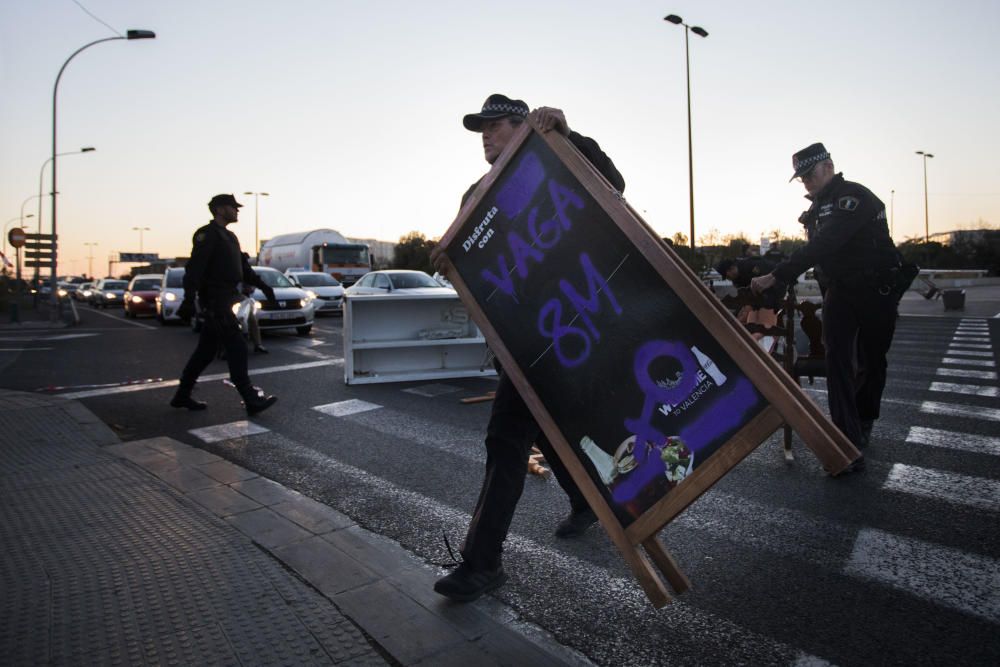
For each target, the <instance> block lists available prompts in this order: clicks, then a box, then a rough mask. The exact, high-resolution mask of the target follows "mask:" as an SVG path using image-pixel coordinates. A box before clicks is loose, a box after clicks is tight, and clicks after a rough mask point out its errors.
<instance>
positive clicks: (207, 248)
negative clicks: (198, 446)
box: [170, 195, 278, 415]
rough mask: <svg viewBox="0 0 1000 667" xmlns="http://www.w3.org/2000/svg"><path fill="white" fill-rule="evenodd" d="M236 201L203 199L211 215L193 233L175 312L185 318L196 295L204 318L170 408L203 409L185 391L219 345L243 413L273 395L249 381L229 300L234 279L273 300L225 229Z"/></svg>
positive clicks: (236, 297) (268, 402) (234, 292)
mask: <svg viewBox="0 0 1000 667" xmlns="http://www.w3.org/2000/svg"><path fill="white" fill-rule="evenodd" d="M241 206H242V204H240V203H239V202H237V201H236V198H235V197H234V196H233V195H215V196H214V197H212V200H211V201H210V202H208V210H209V211H211V212H212V221H211V222H209V223H208V224H207V225H205V226H204V227H200V228H199V229H198V230H197V231H196V232H195V233H194V239H193V247H192V249H191V259H189V260H188V263H187V266H186V269H185V272H184V300H183V301H182V302H181V305H180V308H179V309H178V311H177V314H178V315H180V317H181V319H182V320H185V321H187V320H190V319H191V317H192V316H193V315H194V314H195V296H197V298H198V301H197V303H198V306H199V307H200V309H201V315H202V317H203V318H204V324H203V326H202V328H201V337H200V338H199V339H198V347H196V348H195V350H194V353H193V354H192V355H191V358H190V359H189V360H188V362H187V365H186V366H184V370H183V372H182V373H181V380H180V386H178V387H177V393H176V394H174V397H173V399H172V400H171V401H170V405H172V406H173V407H175V408H187V409H188V410H204V409H205V407H206V405H205V403H204V402H202V401H196V400H195V399H193V398H192V397H191V391H192V390H193V389H194V385H195V382H197V380H198V376H199V375H201V373H202V371H204V370H205V368H207V367H208V365H209V364H210V363H211V362H212V360H213V359H214V358H215V353H216V351H217V350H218V349H219V346H220V345H221V346H222V347H223V348H224V349H225V351H226V361H227V362H228V363H229V378H230V379H231V380H232V382H233V385H235V386H236V390H237V391H239V392H240V396H242V397H243V403H244V405H245V406H246V409H247V413H249V414H251V415H255V414H257V413H258V412H261V411H263V410H266V409H267V408H269V407H271V406H272V405H274V402H275V401H277V400H278V399H277V397H275V396H268V395H266V394H265V393H264V392H262V391H261V390H260V389H258V388H257V387H254V386H253V385H252V384H250V376H249V374H248V373H247V347H246V344H245V343H244V342H243V334H242V333H241V331H240V325H239V321H238V320H237V319H236V315H235V313H233V305H234V304H236V303H238V302H239V301H240V300H241V298H242V296H241V295H240V292H239V290H238V289H237V285H238V284H239V283H240V282H243V283H247V284H252V285H256V286H257V287H259V288H260V290H261V291H262V292H264V295H265V296H266V297H267V299H268V300H269V301H274V290H273V289H272V288H271V287H270V286H269V285H267V284H265V283H264V281H263V280H261V278H260V276H258V275H257V274H256V272H254V270H253V269H252V268H250V263H249V262H248V261H247V259H246V255H244V254H243V253H242V252H241V251H240V242H239V240H238V239H237V238H236V234H233V233H232V232H231V231H229V230H228V229H226V226H227V225H229V224H231V223H234V222H236V220H237V219H238V218H239V209H240V207H241Z"/></svg>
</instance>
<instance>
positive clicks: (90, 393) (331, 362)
mask: <svg viewBox="0 0 1000 667" xmlns="http://www.w3.org/2000/svg"><path fill="white" fill-rule="evenodd" d="M343 363H344V360H343V359H327V360H325V361H307V362H303V363H301V364H286V365H284V366H270V367H266V368H251V369H250V375H268V374H269V373H284V372H285V371H298V370H303V369H306V368H318V367H320V366H339V365H341V364H343ZM227 379H229V373H228V372H226V373H214V374H212V375H202V376H201V377H200V378H198V382H214V381H216V380H227ZM176 386H177V380H164V381H163V382H150V383H149V384H142V385H126V386H123V387H108V388H106V389H90V390H87V391H74V392H72V393H69V394H56V396H59V397H60V398H92V397H94V396H107V395H110V394H125V393H129V392H133V391H147V390H149V389H164V388H167V387H176Z"/></svg>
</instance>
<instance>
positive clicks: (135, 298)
mask: <svg viewBox="0 0 1000 667" xmlns="http://www.w3.org/2000/svg"><path fill="white" fill-rule="evenodd" d="M132 303H142V297H141V296H139V295H136V296H133V297H132Z"/></svg>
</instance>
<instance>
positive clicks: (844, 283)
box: [751, 144, 900, 448]
mask: <svg viewBox="0 0 1000 667" xmlns="http://www.w3.org/2000/svg"><path fill="white" fill-rule="evenodd" d="M792 167H793V168H794V169H795V173H794V174H793V176H792V178H799V179H801V180H802V183H803V185H805V188H806V191H807V192H808V195H807V197H806V198H807V199H809V200H811V201H812V206H810V207H809V210H808V211H806V212H804V213H803V214H802V216H801V217H800V218H799V222H801V223H802V224H803V225H805V228H806V236H807V237H808V242H807V243H806V245H805V246H804V247H803V248H800V249H799V250H797V251H796V252H794V253H792V256H791V257H789V258H788V259H787V260H786V261H783V262H781V263H779V264H778V265H777V266H776V267H775V268H774V271H772V272H771V273H769V274H767V275H765V276H760V277H758V278H754V279H753V280H752V281H751V287H752V288H753V290H754V291H755V292H762V291H764V290H766V289H768V288H769V287H771V286H772V285H773V284H774V283H775V281H777V280H780V281H782V282H786V283H787V282H790V281H792V280H794V279H795V278H796V277H797V276H798V275H799V274H800V273H802V272H803V271H805V270H806V269H808V268H809V267H812V266H815V267H817V269H818V273H819V274H820V276H819V280H820V286H821V287H822V288H824V293H823V342H824V344H825V346H826V378H827V391H828V397H829V403H830V417H831V418H832V420H833V423H834V424H836V425H837V427H838V428H839V429H840V430H841V431H843V433H844V435H845V436H847V438H848V439H849V440H850V441H851V442H852V443H854V445H855V446H856V447H859V448H861V447H867V446H868V442H869V439H870V437H871V432H872V426H873V425H874V423H875V420H876V419H878V417H879V407H880V404H881V401H882V391H883V390H884V389H885V380H886V369H887V367H888V363H887V362H886V355H887V354H888V352H889V346H890V345H891V344H892V336H893V333H894V331H895V328H896V305H897V295H896V294H895V293H894V292H895V290H896V282H897V274H898V272H899V266H900V255H899V253H898V252H897V250H896V246H895V245H894V244H893V242H892V238H891V237H890V236H889V226H888V224H887V223H886V215H885V204H883V203H882V201H881V200H880V199H879V198H878V197H876V196H875V195H874V194H872V192H871V191H870V190H869V189H868V188H866V187H864V186H863V185H860V184H858V183H852V182H851V181H846V180H844V176H843V174H838V173H835V171H834V167H833V161H832V159H831V157H830V153H829V152H828V151H827V150H826V148H824V146H823V144H812V145H811V146H809V147H807V148H804V149H802V150H801V151H799V152H798V153H796V154H795V155H793V156H792Z"/></svg>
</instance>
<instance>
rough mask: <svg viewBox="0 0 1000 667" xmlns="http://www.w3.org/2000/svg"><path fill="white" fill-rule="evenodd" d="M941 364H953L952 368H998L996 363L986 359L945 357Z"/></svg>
mask: <svg viewBox="0 0 1000 667" xmlns="http://www.w3.org/2000/svg"><path fill="white" fill-rule="evenodd" d="M941 363H942V364H951V365H952V366H986V367H987V368H992V367H994V366H996V362H995V361H989V360H986V359H958V358H956V357H945V358H944V359H942V360H941Z"/></svg>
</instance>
